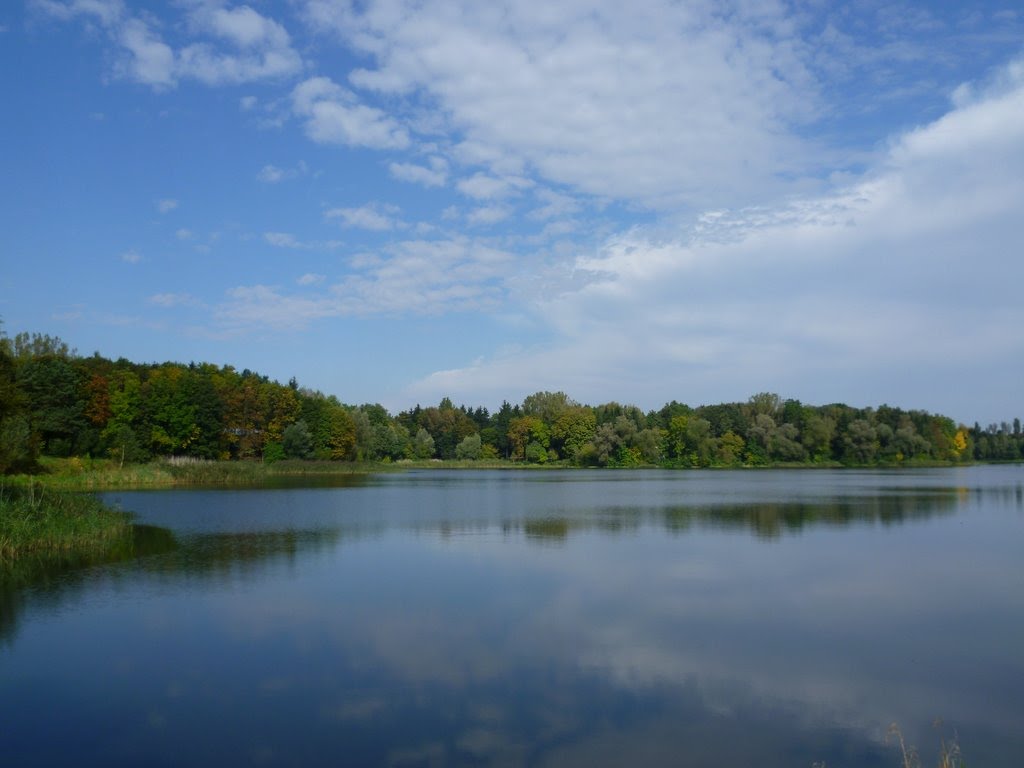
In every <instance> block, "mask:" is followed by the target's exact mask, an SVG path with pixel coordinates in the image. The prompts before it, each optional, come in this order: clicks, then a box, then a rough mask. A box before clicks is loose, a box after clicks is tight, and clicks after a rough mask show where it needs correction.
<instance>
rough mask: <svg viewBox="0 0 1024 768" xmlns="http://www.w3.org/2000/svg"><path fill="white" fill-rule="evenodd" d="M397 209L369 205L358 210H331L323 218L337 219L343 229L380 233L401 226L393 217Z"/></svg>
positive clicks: (390, 206)
mask: <svg viewBox="0 0 1024 768" xmlns="http://www.w3.org/2000/svg"><path fill="white" fill-rule="evenodd" d="M398 212H399V209H398V208H397V207H395V206H393V205H380V204H378V203H370V204H368V205H364V206H361V207H359V208H332V209H331V210H329V211H327V212H326V213H325V214H324V216H326V217H327V218H328V219H338V220H339V221H340V222H341V226H343V227H352V228H355V229H369V230H373V231H377V232H382V231H385V230H388V229H394V228H395V227H397V226H400V225H401V222H399V221H398V220H397V219H395V218H394V215H395V214H397V213H398Z"/></svg>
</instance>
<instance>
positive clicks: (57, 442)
mask: <svg viewBox="0 0 1024 768" xmlns="http://www.w3.org/2000/svg"><path fill="white" fill-rule="evenodd" d="M16 375H17V386H18V388H19V390H20V391H21V393H22V395H23V397H24V398H25V402H26V406H27V409H28V416H29V423H30V424H31V428H32V431H33V432H34V433H36V434H38V435H39V437H40V440H41V443H42V448H43V451H44V452H45V453H47V454H49V455H53V456H68V455H70V454H71V453H72V450H73V449H74V446H75V440H76V438H77V437H78V435H79V433H80V432H81V431H82V429H83V428H84V427H85V423H86V421H85V403H84V402H83V400H82V397H81V394H80V381H79V378H78V372H77V371H76V370H75V368H74V366H72V364H71V362H70V361H69V360H68V359H67V358H64V357H58V356H47V357H32V358H29V359H26V360H25V362H22V363H21V364H19V365H18V366H17V374H16Z"/></svg>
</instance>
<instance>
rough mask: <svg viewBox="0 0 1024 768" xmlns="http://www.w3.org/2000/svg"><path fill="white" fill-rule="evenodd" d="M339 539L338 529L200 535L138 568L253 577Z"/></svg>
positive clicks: (179, 574)
mask: <svg viewBox="0 0 1024 768" xmlns="http://www.w3.org/2000/svg"><path fill="white" fill-rule="evenodd" d="M341 537H342V533H341V531H340V530H337V529H322V530H285V531H252V532H246V533H215V534H202V535H199V536H196V537H194V538H191V539H188V540H186V541H184V542H183V543H182V546H180V547H177V548H175V549H174V550H172V551H170V552H166V553H164V554H162V555H161V556H160V557H154V558H146V559H143V560H140V561H139V562H138V564H137V567H138V568H139V569H140V570H142V571H144V572H146V573H147V574H155V575H156V576H158V577H160V576H173V577H175V579H181V578H185V579H201V580H207V579H213V580H220V579H221V578H227V577H234V576H241V577H247V576H254V575H257V574H259V573H260V572H261V571H263V570H265V569H266V568H267V566H268V565H270V564H271V563H274V562H279V561H284V562H288V563H293V562H295V560H296V558H298V557H299V556H301V555H306V554H310V553H314V552H319V551H322V550H324V549H329V548H332V547H334V546H336V545H337V543H338V541H339V540H340V539H341Z"/></svg>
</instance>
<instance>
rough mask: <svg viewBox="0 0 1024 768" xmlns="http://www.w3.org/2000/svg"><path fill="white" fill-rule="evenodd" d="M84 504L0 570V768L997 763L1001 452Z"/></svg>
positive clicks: (377, 483)
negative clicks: (99, 535)
mask: <svg viewBox="0 0 1024 768" xmlns="http://www.w3.org/2000/svg"><path fill="white" fill-rule="evenodd" d="M108 500H109V501H112V502H116V503H118V504H120V505H121V506H122V507H124V508H125V509H129V510H132V511H134V512H136V513H137V515H138V521H139V522H140V523H142V524H145V525H146V526H149V527H146V528H143V529H140V532H139V535H138V537H137V538H138V542H137V547H136V548H137V550H138V551H137V552H136V554H135V556H133V557H131V556H125V557H123V558H122V559H121V560H120V561H119V562H114V563H105V564H91V565H80V566H79V567H76V568H70V569H64V570H60V571H53V570H51V571H48V572H39V573H35V574H34V575H32V576H31V577H30V578H29V577H24V578H23V579H22V581H27V582H28V583H19V584H11V583H7V584H6V585H3V588H2V589H0V595H2V599H0V612H2V613H0V755H2V756H3V757H2V758H0V759H2V761H3V765H11V766H15V765H17V766H22V765H59V764H68V765H70V764H74V765H103V766H112V765H141V764H146V765H246V764H252V765H332V766H340V765H393V766H419V765H424V766H427V765H502V766H505V765H512V766H514V765H558V766H601V765H638V766H639V765H688V766H716V768H720V767H721V766H749V765H755V764H756V765H758V766H804V767H805V768H809V766H811V765H812V764H813V763H815V762H825V763H827V765H828V766H829V768H839V767H841V766H875V765H878V766H892V767H893V768H897V766H898V764H899V760H898V757H897V754H896V752H895V751H894V747H893V746H892V744H891V743H890V744H886V730H887V728H888V726H889V724H890V723H892V722H894V721H897V722H899V723H900V725H901V726H902V729H903V731H904V734H905V736H906V738H907V740H908V741H909V742H912V743H914V744H917V745H918V746H920V747H921V752H922V756H923V757H924V759H925V764H926V766H927V765H929V764H931V765H933V764H934V756H935V752H936V748H937V746H938V743H939V739H940V737H941V736H943V735H945V736H949V735H950V734H952V733H953V732H954V730H955V731H956V732H957V733H958V734H959V739H960V743H961V746H962V748H963V750H964V752H965V754H966V756H967V757H968V759H969V762H970V764H971V765H975V766H990V767H995V768H998V767H1000V766H1014V767H1016V766H1020V765H1022V764H1024V558H1022V555H1024V467H1019V466H1014V467H975V468H964V469H955V470H952V469H951V470H933V471H914V472H898V473H896V472H853V471H843V472H830V471H765V472H754V471H748V472H676V473H670V472H657V471H651V472H581V471H577V472H564V473H563V472H445V471H434V472H421V473H408V474H395V475H385V476H379V477H372V478H364V479H361V480H356V481H352V482H351V483H350V484H349V485H347V487H327V488H325V487H320V488H281V489H274V490H232V491H161V492H148V493H141V492H139V493H118V494H110V495H109V496H108ZM8 582H10V578H8ZM937 717H940V718H943V720H944V721H945V725H944V727H943V729H942V730H941V731H937V730H935V729H933V726H932V721H933V720H934V719H935V718H937Z"/></svg>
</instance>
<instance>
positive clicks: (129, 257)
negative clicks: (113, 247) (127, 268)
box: [121, 249, 142, 264]
mask: <svg viewBox="0 0 1024 768" xmlns="http://www.w3.org/2000/svg"><path fill="white" fill-rule="evenodd" d="M121 261H123V262H124V263H125V264H138V263H139V262H140V261H142V256H141V255H140V254H139V252H138V251H136V250H134V249H132V250H130V251H125V252H124V253H122V254H121Z"/></svg>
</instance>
